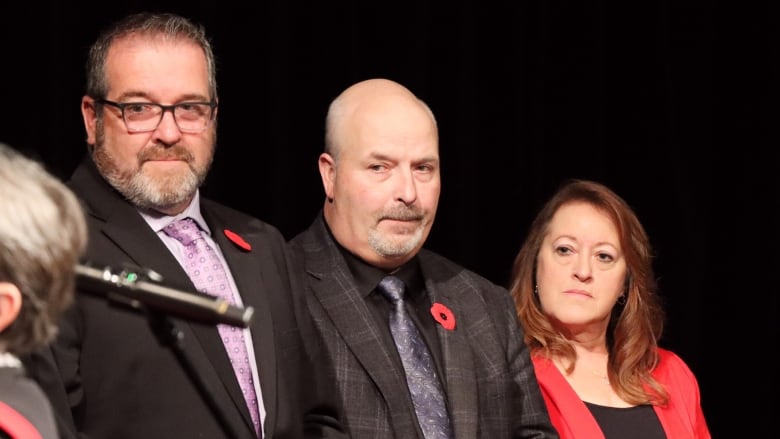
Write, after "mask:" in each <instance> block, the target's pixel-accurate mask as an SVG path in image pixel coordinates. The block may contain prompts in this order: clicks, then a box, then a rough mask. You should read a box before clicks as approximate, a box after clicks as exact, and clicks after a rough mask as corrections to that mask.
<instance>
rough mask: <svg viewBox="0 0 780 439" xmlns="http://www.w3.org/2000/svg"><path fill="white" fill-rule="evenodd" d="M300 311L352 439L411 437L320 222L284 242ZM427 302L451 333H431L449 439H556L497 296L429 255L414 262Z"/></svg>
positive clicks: (363, 309) (378, 345) (382, 352)
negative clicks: (298, 277) (448, 316)
mask: <svg viewBox="0 0 780 439" xmlns="http://www.w3.org/2000/svg"><path fill="white" fill-rule="evenodd" d="M291 245H292V247H293V249H294V250H295V254H296V255H297V257H299V258H300V262H301V263H302V266H303V267H304V270H305V274H304V278H305V284H306V289H307V301H308V305H309V310H310V312H311V314H312V316H313V317H314V321H315V323H316V325H317V327H318V329H319V331H320V333H321V335H322V336H323V339H324V342H325V344H326V348H327V351H328V352H329V355H330V359H331V360H332V362H333V366H334V367H333V373H335V377H334V379H335V380H336V382H337V385H338V390H339V392H340V396H341V400H342V404H343V405H344V412H345V418H346V421H347V425H348V427H349V429H350V433H351V434H352V437H353V438H357V439H360V438H371V439H384V438H399V439H409V438H415V437H420V434H419V431H418V429H417V427H416V418H415V415H414V408H413V406H412V403H411V398H410V397H409V391H408V389H407V387H406V381H405V377H404V372H403V370H402V369H401V368H400V367H398V366H396V363H394V362H393V361H392V358H393V357H392V355H394V351H393V350H392V349H395V347H394V346H387V345H386V344H384V343H383V342H382V341H381V340H382V338H381V337H380V334H381V332H380V331H381V330H383V328H380V327H379V324H380V323H378V322H377V321H375V318H374V316H373V314H372V313H371V312H370V310H369V308H368V306H367V304H366V303H365V301H364V299H363V298H362V297H361V295H360V294H359V292H358V291H357V289H356V286H355V281H354V279H353V277H352V275H351V273H350V271H349V269H348V267H347V263H346V261H345V260H344V258H343V256H342V255H341V253H340V251H339V248H338V247H337V244H336V243H335V242H334V241H333V239H332V238H331V235H330V233H329V232H328V230H327V228H326V225H325V222H324V220H323V217H322V213H321V212H320V214H319V215H317V217H316V219H315V220H314V222H313V223H312V225H311V226H310V227H309V228H308V229H307V230H305V231H303V232H302V233H301V234H299V235H298V236H296V237H295V238H293V239H292V240H291ZM418 257H419V262H420V267H421V269H422V273H423V277H424V278H425V289H426V291H427V293H428V294H429V295H430V298H431V302H432V303H435V302H439V303H442V304H444V305H446V306H447V307H448V308H450V310H452V313H453V314H454V316H455V320H456V327H455V329H454V330H452V331H448V330H446V329H444V328H443V327H441V326H438V328H437V332H438V336H439V340H440V343H441V348H442V356H443V364H444V371H445V372H444V385H445V390H446V392H447V401H448V402H447V403H448V407H449V410H450V415H451V418H452V422H453V425H454V430H455V436H456V438H458V439H475V438H485V439H502V438H557V437H558V435H557V433H556V432H555V430H554V428H553V427H552V425H551V423H550V420H549V416H548V413H547V410H546V407H545V403H544V400H543V399H542V395H541V392H540V390H539V386H538V383H537V381H536V377H535V375H534V371H533V365H532V363H531V360H530V356H529V351H528V348H527V346H526V345H525V343H523V333H522V330H521V328H520V325H519V323H518V321H517V317H516V314H515V308H514V303H513V301H512V298H511V296H510V295H509V293H508V291H507V290H506V289H505V288H502V287H500V286H498V285H495V284H493V283H491V282H490V281H488V280H487V279H485V278H483V277H481V276H479V275H477V274H475V273H473V272H471V271H469V270H466V269H464V268H462V267H460V266H458V265H457V264H455V263H453V262H452V261H449V260H447V259H445V258H443V257H441V256H439V255H437V254H435V253H433V252H430V251H427V250H422V251H421V252H420V254H419V255H418Z"/></svg>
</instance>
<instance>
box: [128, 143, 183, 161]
mask: <svg viewBox="0 0 780 439" xmlns="http://www.w3.org/2000/svg"><path fill="white" fill-rule="evenodd" d="M149 160H182V161H184V162H187V163H192V161H193V160H194V157H193V156H192V153H190V152H189V151H188V150H187V148H185V147H183V146H180V145H173V146H168V147H161V146H150V147H148V148H144V149H142V150H141V151H139V152H138V161H139V162H141V163H143V162H146V161H149Z"/></svg>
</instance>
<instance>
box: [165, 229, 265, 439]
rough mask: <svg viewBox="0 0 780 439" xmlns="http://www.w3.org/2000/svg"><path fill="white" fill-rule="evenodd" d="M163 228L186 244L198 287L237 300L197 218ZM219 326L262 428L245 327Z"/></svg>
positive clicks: (191, 273)
mask: <svg viewBox="0 0 780 439" xmlns="http://www.w3.org/2000/svg"><path fill="white" fill-rule="evenodd" d="M163 231H164V232H165V234H166V235H168V236H170V237H172V238H175V239H177V240H178V241H180V242H181V243H182V244H184V247H185V258H186V262H185V266H184V269H185V270H186V271H187V274H188V275H189V276H190V280H192V283H193V284H195V288H197V289H198V291H201V292H204V293H207V294H211V295H212V296H217V297H219V298H221V299H223V300H226V301H228V302H229V303H231V304H234V303H235V299H234V298H233V289H232V288H231V286H230V282H228V278H227V275H226V274H225V268H224V267H223V266H222V263H221V262H220V260H219V258H218V257H217V254H216V252H215V251H214V249H213V248H211V246H210V245H209V244H208V243H207V242H206V240H205V239H203V236H202V235H201V232H200V228H199V227H198V225H197V224H196V223H195V221H194V220H193V219H192V218H184V219H180V220H178V221H174V222H172V223H170V224H168V225H167V226H165V228H164V229H163ZM217 329H218V330H219V334H220V336H221V337H222V341H223V343H225V350H226V351H227V353H228V356H229V357H230V363H231V364H232V365H233V371H234V372H235V374H236V378H238V383H239V384H240V385H241V391H242V392H243V394H244V399H245V400H246V405H247V407H249V413H250V414H251V415H252V423H254V425H255V432H259V431H260V414H259V413H258V410H257V395H256V394H255V386H254V380H253V379H252V369H251V368H250V366H249V355H248V354H247V350H246V344H245V342H244V331H243V330H242V329H241V328H238V327H235V326H231V325H224V324H219V325H217Z"/></svg>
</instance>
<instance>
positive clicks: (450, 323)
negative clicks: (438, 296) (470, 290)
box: [431, 302, 455, 331]
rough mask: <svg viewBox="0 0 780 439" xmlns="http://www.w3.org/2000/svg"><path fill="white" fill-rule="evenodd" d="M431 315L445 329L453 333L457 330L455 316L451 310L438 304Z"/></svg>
mask: <svg viewBox="0 0 780 439" xmlns="http://www.w3.org/2000/svg"><path fill="white" fill-rule="evenodd" d="M431 315H432V316H433V319H434V320H436V321H437V322H438V323H439V324H440V325H441V326H442V327H443V328H444V329H446V330H448V331H452V330H453V329H455V315H454V314H452V311H450V309H449V308H447V307H446V306H444V305H442V304H441V303H439V302H436V303H434V304H433V306H432V307H431Z"/></svg>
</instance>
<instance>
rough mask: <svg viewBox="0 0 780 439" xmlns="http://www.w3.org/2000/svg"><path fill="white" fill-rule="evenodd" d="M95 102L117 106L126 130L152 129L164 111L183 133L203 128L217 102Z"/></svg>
mask: <svg viewBox="0 0 780 439" xmlns="http://www.w3.org/2000/svg"><path fill="white" fill-rule="evenodd" d="M95 102H98V103H100V104H105V105H110V106H112V107H116V108H119V110H120V111H121V112H122V120H124V122H125V126H126V127H127V131H130V132H131V133H143V132H148V131H154V130H156V129H157V127H158V126H160V122H162V118H163V115H164V114H165V112H166V111H170V112H171V113H172V114H173V120H174V122H176V126H177V127H179V130H180V131H181V132H183V133H200V132H202V131H203V130H205V129H206V128H207V127H208V126H209V124H210V123H211V121H212V120H213V118H214V109H215V108H217V103H216V102H214V101H211V102H180V103H178V104H174V105H161V104H155V103H153V102H122V103H120V102H113V101H109V100H107V99H96V100H95Z"/></svg>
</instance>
